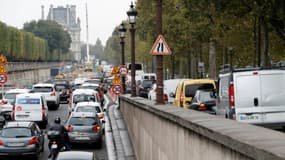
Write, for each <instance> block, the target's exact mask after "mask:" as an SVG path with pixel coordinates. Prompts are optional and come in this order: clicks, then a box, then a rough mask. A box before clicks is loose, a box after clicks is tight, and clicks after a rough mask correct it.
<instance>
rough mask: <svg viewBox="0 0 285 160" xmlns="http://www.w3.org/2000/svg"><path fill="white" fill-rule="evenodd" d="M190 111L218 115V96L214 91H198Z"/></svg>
mask: <svg viewBox="0 0 285 160" xmlns="http://www.w3.org/2000/svg"><path fill="white" fill-rule="evenodd" d="M188 109H193V110H197V111H202V112H207V113H209V114H216V94H215V91H214V90H197V91H196V93H195V96H194V97H193V99H192V101H191V103H190V106H189V107H188Z"/></svg>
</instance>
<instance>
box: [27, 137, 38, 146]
mask: <svg viewBox="0 0 285 160" xmlns="http://www.w3.org/2000/svg"><path fill="white" fill-rule="evenodd" d="M36 143H38V139H37V137H33V138H32V139H31V140H30V141H29V144H36Z"/></svg>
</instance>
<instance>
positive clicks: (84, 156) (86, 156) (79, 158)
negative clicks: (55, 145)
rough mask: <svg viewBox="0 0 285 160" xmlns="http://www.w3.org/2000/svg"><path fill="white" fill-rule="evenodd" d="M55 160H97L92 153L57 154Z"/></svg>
mask: <svg viewBox="0 0 285 160" xmlns="http://www.w3.org/2000/svg"><path fill="white" fill-rule="evenodd" d="M56 160H98V158H97V156H96V155H95V153H94V152H87V151H65V152H59V153H58V156H57V157H56Z"/></svg>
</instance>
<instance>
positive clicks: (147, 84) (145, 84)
mask: <svg viewBox="0 0 285 160" xmlns="http://www.w3.org/2000/svg"><path fill="white" fill-rule="evenodd" d="M153 83H154V81H143V82H142V86H143V87H151V86H152V84H153Z"/></svg>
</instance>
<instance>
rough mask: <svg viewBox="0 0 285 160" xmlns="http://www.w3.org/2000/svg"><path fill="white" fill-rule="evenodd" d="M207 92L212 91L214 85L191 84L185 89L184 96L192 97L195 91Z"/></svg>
mask: <svg viewBox="0 0 285 160" xmlns="http://www.w3.org/2000/svg"><path fill="white" fill-rule="evenodd" d="M199 89H201V90H209V89H214V85H213V84H212V83H203V84H191V85H187V86H186V87H185V96H186V97H194V95H195V92H196V91H197V90H199Z"/></svg>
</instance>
